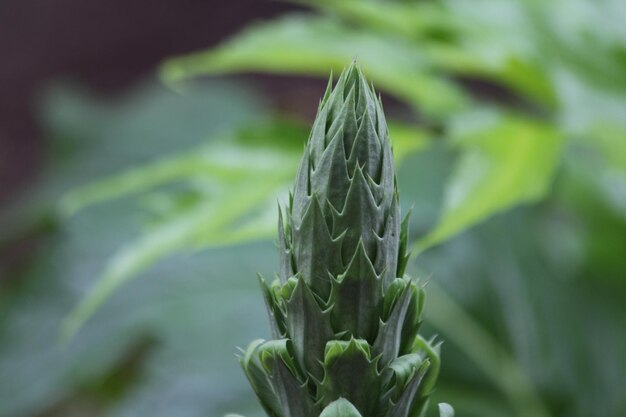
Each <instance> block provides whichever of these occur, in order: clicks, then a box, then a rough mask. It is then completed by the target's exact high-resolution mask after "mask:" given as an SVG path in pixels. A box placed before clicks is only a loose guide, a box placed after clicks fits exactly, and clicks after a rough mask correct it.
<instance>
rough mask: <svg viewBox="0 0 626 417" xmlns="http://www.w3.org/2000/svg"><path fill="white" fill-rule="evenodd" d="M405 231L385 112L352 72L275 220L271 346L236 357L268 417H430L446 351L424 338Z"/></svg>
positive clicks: (325, 106) (332, 94)
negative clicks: (430, 400) (442, 353)
mask: <svg viewBox="0 0 626 417" xmlns="http://www.w3.org/2000/svg"><path fill="white" fill-rule="evenodd" d="M331 80H332V78H331ZM407 229H408V221H407V219H406V218H405V219H404V221H402V220H401V216H400V207H399V203H398V192H397V187H396V178H395V169H394V161H393V154H392V149H391V144H390V141H389V133H388V129H387V124H386V122H385V116H384V114H383V110H382V106H381V102H380V99H379V98H378V97H377V96H376V94H375V92H374V90H373V87H372V86H371V85H369V84H368V83H367V81H366V79H365V77H364V75H363V73H362V71H361V69H360V68H359V66H358V65H357V64H356V63H352V64H351V65H350V66H349V67H347V68H346V69H345V70H344V71H343V73H342V74H341V76H340V77H339V80H338V81H337V84H336V85H335V87H334V88H332V81H331V82H329V85H328V88H327V90H326V93H325V94H324V97H323V99H322V101H321V103H320V106H319V109H318V113H317V117H316V119H315V122H314V124H313V128H312V130H311V134H310V136H309V139H308V142H307V145H306V148H305V151H304V156H303V157H302V160H301V162H300V166H299V169H298V173H297V177H296V183H295V187H294V189H293V193H292V195H291V196H290V201H289V204H288V207H285V209H284V210H282V211H281V213H280V216H279V225H278V234H279V242H280V273H279V274H278V277H277V278H276V279H275V280H274V282H272V283H271V284H268V283H267V282H266V281H265V280H263V279H262V278H261V279H260V281H261V287H262V289H263V294H264V297H265V302H266V304H267V307H268V311H269V315H270V320H271V323H272V329H273V337H274V339H273V340H270V341H264V340H257V341H254V342H252V344H251V345H250V346H249V347H248V349H247V350H246V351H245V352H244V354H243V356H242V357H241V363H242V365H243V368H244V371H245V373H246V375H247V377H248V379H249V381H250V384H251V385H252V388H253V389H254V391H255V393H256V395H257V397H258V398H259V401H260V402H261V404H262V406H263V408H264V409H265V411H266V413H267V414H268V416H270V417H318V416H320V415H321V416H323V417H337V416H343V417H348V416H350V417H352V416H355V417H356V416H362V417H417V416H421V415H423V414H424V412H425V408H426V406H427V403H428V398H429V396H430V394H431V392H432V391H433V388H434V386H435V382H436V380H437V376H438V373H439V345H438V344H433V342H432V341H427V340H425V339H423V338H422V337H421V336H419V335H418V329H419V325H420V320H421V319H420V316H421V312H422V307H423V305H424V291H423V289H422V288H420V287H419V286H418V285H417V284H416V283H415V282H414V281H413V280H412V279H411V278H410V277H408V276H405V274H404V271H405V267H406V263H407V258H408V254H407V253H406V252H407V251H406V248H407V239H408V236H407ZM440 409H441V410H442V412H443V414H446V415H451V414H450V412H449V411H447V410H448V409H449V406H444V407H441V408H440Z"/></svg>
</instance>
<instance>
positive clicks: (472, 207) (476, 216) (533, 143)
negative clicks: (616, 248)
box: [414, 113, 562, 252]
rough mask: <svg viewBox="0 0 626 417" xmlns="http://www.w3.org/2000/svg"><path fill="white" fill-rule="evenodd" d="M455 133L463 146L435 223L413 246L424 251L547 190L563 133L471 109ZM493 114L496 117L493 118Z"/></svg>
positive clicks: (559, 152) (459, 147)
mask: <svg viewBox="0 0 626 417" xmlns="http://www.w3.org/2000/svg"><path fill="white" fill-rule="evenodd" d="M467 116H468V117H463V118H461V119H459V120H457V126H456V129H454V128H453V131H452V133H451V135H452V140H453V141H454V142H455V144H456V147H457V148H458V149H460V150H461V151H463V153H462V154H461V156H460V160H459V162H458V166H457V169H456V172H455V173H454V174H453V176H452V178H451V179H450V181H449V183H448V185H447V189H446V194H445V197H444V208H443V213H442V215H441V218H440V219H439V222H438V224H437V226H436V227H435V228H434V230H432V231H431V232H430V233H428V234H427V235H426V236H425V237H423V238H422V239H420V240H418V241H417V243H416V245H415V247H414V248H415V250H416V251H417V252H420V251H423V250H424V249H427V248H429V247H431V246H433V245H436V244H437V243H440V242H442V241H444V240H446V239H448V238H450V237H451V236H453V235H455V234H457V233H459V232H461V231H463V230H465V229H467V228H469V227H471V226H473V225H475V224H477V223H479V222H481V221H483V220H485V219H486V218H488V217H489V216H491V215H493V214H495V213H497V212H500V211H503V210H506V209H508V208H510V207H512V206H514V205H517V204H520V203H524V202H533V201H536V200H538V199H540V198H541V197H543V196H544V194H545V193H546V192H547V191H548V190H549V187H550V184H551V182H552V177H553V174H554V171H555V169H556V167H557V165H558V164H559V161H560V154H561V147H562V136H561V134H560V133H559V132H558V131H557V130H555V128H554V127H552V126H550V125H546V124H542V123H539V122H535V121H532V120H529V119H524V118H520V117H516V116H504V115H502V116H499V115H494V114H491V113H490V114H476V113H472V114H468V115H467ZM494 116H495V117H494Z"/></svg>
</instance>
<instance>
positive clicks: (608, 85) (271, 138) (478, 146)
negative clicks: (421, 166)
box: [62, 0, 626, 416]
mask: <svg viewBox="0 0 626 417" xmlns="http://www.w3.org/2000/svg"><path fill="white" fill-rule="evenodd" d="M300 3H301V4H305V5H309V6H311V7H312V8H313V9H316V11H315V12H314V13H310V14H302V13H300V14H293V15H287V16H283V17H281V18H279V19H275V20H273V21H268V22H265V23H261V24H257V25H255V26H252V27H250V28H248V29H246V30H245V31H244V32H242V33H241V34H240V35H238V36H236V37H234V38H233V39H231V40H230V41H228V42H226V43H224V44H222V45H220V46H218V47H217V48H214V49H212V50H209V51H207V52H201V53H198V54H193V55H190V56H186V57H181V58H175V59H173V60H171V61H168V62H167V63H165V65H164V66H163V68H162V75H163V77H164V79H165V80H166V81H167V82H168V83H170V84H178V83H182V82H183V81H184V80H185V79H188V78H192V77H194V76H197V75H206V74H230V73H237V72H244V71H263V72H270V73H280V74H312V75H323V74H326V73H327V72H328V70H329V69H331V68H333V69H336V70H339V69H341V67H342V66H343V64H344V63H345V62H346V61H347V60H350V59H352V58H353V57H355V56H357V57H358V58H359V61H360V62H361V63H362V65H363V66H364V68H366V71H367V73H368V75H369V76H370V77H371V78H372V79H373V81H374V83H375V84H376V85H377V87H378V88H380V89H382V90H383V91H385V92H386V93H388V94H390V95H392V96H394V97H396V98H397V99H399V100H400V101H402V102H404V103H406V104H407V105H408V106H409V107H410V108H411V109H412V110H413V114H414V122H413V123H412V124H407V123H406V122H405V123H403V124H401V123H399V122H397V121H393V120H392V121H390V130H391V132H392V133H391V138H392V140H394V148H395V149H396V157H397V158H410V157H411V155H414V154H416V153H418V152H419V151H424V150H426V149H432V148H433V147H434V146H440V145H439V144H438V142H440V141H441V142H443V143H444V145H445V146H446V147H447V148H448V149H450V150H451V151H452V152H453V153H454V154H455V155H456V158H455V160H454V168H453V169H452V173H451V174H450V176H449V177H448V179H447V183H446V185H445V190H444V195H443V203H442V207H441V212H440V215H439V220H438V222H437V223H436V225H435V226H434V227H432V228H431V229H430V230H429V231H428V232H427V233H425V234H424V235H423V236H421V237H419V238H418V240H417V241H416V242H415V243H414V246H413V249H414V250H415V252H417V253H419V252H424V251H426V250H427V249H429V248H432V247H434V246H435V245H437V244H440V243H443V242H446V241H448V240H450V239H451V238H452V237H455V236H457V235H458V234H459V233H461V232H463V231H466V230H468V229H469V228H471V227H472V226H475V225H477V224H480V223H481V222H483V221H484V220H485V219H488V218H490V217H492V216H493V215H494V214H497V213H501V212H503V211H505V210H508V209H511V208H513V207H515V206H518V205H520V204H523V203H531V202H537V201H542V200H543V201H546V202H549V201H550V200H551V199H553V198H554V196H552V195H551V194H549V191H550V190H551V188H552V187H553V186H554V184H555V179H556V180H557V184H558V179H559V175H558V174H560V173H564V176H565V177H566V178H565V180H562V181H561V184H559V188H558V191H559V194H558V196H557V197H558V198H559V199H560V200H562V201H567V202H568V204H574V205H576V206H577V207H580V210H583V211H584V210H586V212H587V213H589V212H590V211H591V212H597V210H602V213H604V214H603V217H602V219H604V220H602V221H600V220H598V221H596V222H595V223H593V224H591V225H590V226H589V228H590V230H589V232H588V233H589V234H593V233H594V231H596V230H610V229H611V227H613V228H614V229H613V230H623V229H620V227H621V228H623V221H624V213H625V212H626V197H625V195H626V192H624V190H625V189H626V185H625V184H626V146H625V142H624V140H623V138H624V137H626V119H624V117H623V115H624V114H626V100H624V97H626V75H625V74H626V59H624V56H625V51H626V46H625V45H626V34H625V33H624V27H623V25H622V21H623V19H624V18H625V16H626V10H625V7H624V5H623V4H622V3H623V2H620V1H617V0H614V1H602V2H594V3H593V4H592V3H591V2H586V1H584V0H574V1H566V0H558V1H553V2H540V1H532V0H505V1H501V2H497V3H494V2H489V1H478V2H471V3H468V2H463V1H453V0H448V1H441V2H438V1H437V2H436V1H415V2H408V1H404V2H400V1H396V2H394V1H379V0H363V1H358V0H343V1H330V0H328V1H327V0H322V1H310V2H309V1H302V2H300ZM303 133H304V130H303V129H302V127H301V126H299V125H296V126H294V125H293V124H289V125H287V126H286V125H285V124H284V123H279V124H278V125H276V124H270V125H268V124H267V123H266V124H265V125H264V128H253V129H247V130H244V131H241V132H239V133H238V134H237V137H238V139H237V140H235V141H234V142H232V141H226V143H222V144H220V143H217V144H212V145H211V146H210V147H208V148H206V149H202V150H199V151H194V152H191V153H189V154H188V155H183V156H178V157H173V158H171V159H170V160H166V161H163V162H159V163H157V164H153V165H150V166H144V167H139V168H136V169H134V170H132V171H131V172H128V173H125V174H121V175H120V176H117V177H115V178H110V179H107V180H104V181H101V182H98V183H94V184H92V185H87V186H85V187H83V188H81V189H78V190H76V191H75V192H72V193H70V194H69V195H67V196H66V198H65V199H64V200H63V202H62V207H63V209H64V211H65V212H66V213H73V212H75V211H77V210H80V209H82V208H84V207H88V206H90V205H92V204H94V203H98V202H100V201H105V200H108V199H114V198H119V197H122V196H128V195H134V194H137V193H139V192H142V191H145V190H148V189H152V188H155V187H161V186H164V185H167V184H171V183H174V182H178V183H180V182H183V183H186V184H192V185H194V189H195V188H196V187H195V186H196V185H198V184H201V185H202V186H201V187H198V189H200V190H201V192H199V193H198V194H197V196H196V197H197V198H194V199H192V200H189V201H186V203H185V210H183V211H179V210H177V211H176V212H175V213H174V212H172V215H166V216H164V219H165V220H164V221H163V222H162V223H161V224H159V225H158V226H157V227H156V228H153V229H152V231H151V232H149V234H147V235H143V236H141V237H139V238H138V239H137V241H136V242H134V243H133V242H131V243H130V244H127V245H126V246H125V247H124V248H122V249H121V250H120V251H119V252H118V253H117V255H115V257H114V258H113V259H112V260H111V262H110V263H109V265H108V267H107V268H106V270H105V273H104V274H103V276H102V277H101V279H100V280H99V281H98V282H97V283H96V286H95V288H94V290H93V291H92V293H91V295H89V296H88V297H87V298H86V299H85V300H83V302H82V303H81V304H80V306H79V307H78V308H77V310H75V311H74V313H73V314H72V315H71V316H70V318H69V319H68V321H67V322H66V326H65V330H66V334H67V335H71V334H73V333H74V331H75V330H76V329H77V328H78V327H79V326H80V325H81V323H83V322H84V320H85V319H86V318H88V317H89V316H90V314H91V313H92V312H93V311H94V310H95V309H96V308H97V307H98V306H99V305H100V304H101V303H102V302H103V301H104V299H105V298H106V297H108V296H109V295H110V294H111V292H112V291H113V290H114V289H115V288H117V287H118V286H119V285H120V284H121V283H122V282H125V281H126V280H128V279H129V278H131V277H133V276H135V275H136V274H137V273H138V272H140V271H141V270H143V269H145V268H147V267H148V266H150V265H151V264H152V263H154V262H156V261H157V260H159V259H162V258H165V257H167V256H169V255H171V254H172V253H174V252H177V251H181V250H185V249H190V248H193V249H198V248H202V247H209V246H216V245H222V244H229V243H240V242H244V241H247V240H250V239H255V238H260V237H267V236H270V233H271V230H272V228H271V221H270V213H273V206H274V201H275V198H276V195H277V194H279V193H281V192H283V193H284V190H285V189H286V187H287V184H288V180H289V178H290V177H291V176H292V174H293V171H294V170H295V166H296V163H297V155H298V149H297V146H296V147H295V148H292V147H291V146H292V145H291V144H293V143H298V144H299V143H301V140H302V139H303ZM249 138H256V140H255V141H254V145H252V146H251V144H250V143H249V142H248V143H247V142H246V140H248V139H249ZM280 138H282V140H280ZM240 145H241V146H240ZM233 156H234V157H233ZM263 161H271V163H268V164H265V163H264V162H263ZM217 174H219V175H217ZM572 179H575V181H573V180H572ZM575 182H577V184H574V183H575ZM581 184H584V186H580V185H581ZM589 196H593V198H592V199H590V198H589ZM172 199H173V196H172V195H167V196H166V197H164V200H163V203H164V204H165V205H170V204H171V202H172ZM591 201H593V202H595V203H591ZM594 204H595V205H594ZM594 210H595V211H594ZM616 225H617V226H616ZM520 233H521V232H520ZM610 236H613V237H611V239H614V242H613V243H614V244H613V245H611V247H614V248H615V251H614V255H615V256H612V257H607V259H606V260H604V261H599V260H596V261H595V262H596V265H597V266H598V268H605V269H606V270H607V271H609V272H612V271H615V267H612V268H611V267H607V265H615V266H617V267H619V266H621V264H620V263H619V260H618V259H619V253H620V251H621V249H624V244H623V242H620V241H619V239H618V238H615V237H614V236H615V235H613V234H611V235H610ZM588 242H589V243H588V244H589V245H591V247H590V248H589V253H590V257H591V258H592V259H591V261H593V259H595V258H593V256H600V257H601V256H606V255H604V253H605V252H604V251H600V250H598V249H595V250H596V252H593V251H594V247H595V248H597V247H598V245H601V243H592V240H589V241H588ZM569 245H574V247H573V249H571V250H573V251H574V252H571V253H577V252H576V248H575V243H573V242H552V249H549V250H550V251H551V252H550V253H552V252H554V253H555V254H554V255H553V256H555V257H557V258H558V256H563V255H557V254H556V253H561V252H559V251H565V250H566V249H567V248H571V246H569ZM593 245H595V246H593ZM555 248H556V249H555ZM567 253H569V252H567ZM594 254H597V255H594ZM598 259H599V258H598ZM591 261H590V262H591ZM537 285H538V284H537ZM435 290H436V291H434V292H435V294H436V296H435V298H437V297H438V299H439V301H440V302H439V303H435V302H433V303H432V304H433V305H435V306H434V307H433V308H434V312H433V314H432V320H433V322H435V323H436V324H437V327H438V328H439V329H441V330H442V331H444V332H445V333H446V334H447V335H451V334H456V335H461V334H463V335H464V337H465V338H467V339H471V340H473V341H475V342H476V343H462V341H460V340H456V341H455V340H453V342H456V345H457V346H458V347H459V348H460V349H462V350H463V352H464V353H465V354H466V355H468V356H469V357H470V358H472V359H473V361H474V362H475V364H476V366H477V368H478V369H479V370H480V371H482V372H483V373H484V374H485V375H487V376H488V378H489V379H490V380H491V381H492V382H493V383H494V384H495V386H497V387H498V388H499V389H500V390H501V391H502V392H503V394H504V396H505V398H506V399H507V401H509V402H510V403H511V404H512V408H513V409H514V410H515V412H516V413H517V414H518V415H527V416H531V415H532V416H547V415H550V414H551V411H550V410H549V409H548V406H546V405H545V403H544V401H543V400H542V399H540V398H539V397H538V395H537V394H536V390H535V388H534V387H533V386H532V384H531V383H530V382H529V378H530V377H531V376H529V375H528V373H529V372H528V371H522V370H521V369H520V367H519V364H518V363H517V362H516V360H514V359H513V358H512V357H511V356H510V355H509V354H508V353H507V349H505V348H504V347H502V346H501V345H500V344H499V342H498V341H497V340H496V339H494V338H493V337H492V336H491V335H490V334H489V333H488V332H487V331H486V330H485V329H483V328H482V327H481V326H478V325H477V323H476V322H475V321H474V320H473V319H472V318H471V317H470V316H469V315H468V314H467V312H465V311H463V310H462V309H460V308H459V306H458V305H456V304H455V303H454V302H453V301H452V299H451V298H449V297H448V296H447V295H446V294H445V293H444V292H441V289H437V287H435ZM437 306H440V307H441V306H444V307H445V308H444V307H441V308H440V309H438V307H437ZM450 323H453V324H452V325H451V324H450ZM459 323H463V324H464V328H463V330H464V332H461V331H458V328H459V326H460V324H459ZM455 324H456V326H455ZM451 327H454V328H455V329H456V330H457V331H452V330H451ZM494 358H498V359H497V360H495V359H494ZM537 378H538V377H537V376H535V379H537ZM573 391H574V392H575V390H574V389H573ZM572 397H574V395H572ZM596 398H597V397H596ZM611 398H613V397H611ZM576 401H579V402H581V403H582V401H583V399H582V398H578V399H576ZM612 401H613V402H610V401H607V402H606V404H605V405H604V406H605V407H607V408H606V410H608V411H607V412H615V410H619V409H620V408H619V407H620V405H619V404H618V403H616V402H615V401H617V400H612ZM555 402H557V403H558V401H555ZM581 407H582V406H581ZM581 409H582V408H581Z"/></svg>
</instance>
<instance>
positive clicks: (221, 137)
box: [0, 0, 626, 417]
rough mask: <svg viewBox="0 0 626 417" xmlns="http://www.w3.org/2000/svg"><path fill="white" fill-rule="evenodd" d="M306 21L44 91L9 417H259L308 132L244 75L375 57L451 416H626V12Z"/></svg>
mask: <svg viewBox="0 0 626 417" xmlns="http://www.w3.org/2000/svg"><path fill="white" fill-rule="evenodd" d="M298 4H299V6H304V7H302V8H301V10H300V11H298V12H290V13H287V14H285V15H282V16H279V17H277V18H273V19H271V20H265V21H263V22H257V23H255V24H253V25H251V26H249V27H247V28H245V29H244V30H242V31H241V32H239V33H236V34H234V35H233V36H232V37H231V38H230V39H229V40H226V41H225V42H223V43H221V44H219V45H217V46H216V47H213V48H211V49H209V50H207V51H202V52H198V53H193V54H190V55H185V56H181V57H175V58H173V59H169V60H167V61H166V62H165V63H163V65H162V66H161V67H160V75H161V81H163V82H162V83H158V82H154V81H147V82H144V83H143V84H140V85H137V86H135V87H134V88H132V89H131V90H129V91H128V92H127V93H125V94H123V95H119V96H117V97H115V98H110V97H102V96H98V95H94V94H93V93H90V92H89V91H88V90H85V89H82V88H80V87H76V85H75V84H71V83H57V84H54V85H50V86H48V88H47V89H46V91H47V92H46V94H45V95H43V96H42V99H41V100H40V106H39V114H40V118H41V120H42V123H43V124H44V126H45V132H46V135H47V137H48V138H49V144H50V149H49V152H48V153H49V158H48V163H47V167H46V168H45V171H44V173H43V174H42V175H41V176H40V178H41V179H40V180H39V182H38V183H37V184H36V185H35V186H34V187H31V188H30V189H29V191H28V192H24V193H21V195H20V196H19V198H17V199H15V201H13V202H12V203H11V204H6V205H5V207H3V208H2V211H1V212H0V213H1V214H2V218H1V221H2V223H1V226H2V227H1V229H0V230H1V231H2V233H1V234H0V242H1V244H2V245H3V247H8V246H10V245H15V244H16V243H15V242H21V241H23V240H24V236H26V237H29V236H30V237H32V236H36V238H34V239H32V238H30V239H29V241H32V240H34V243H33V244H32V248H31V246H29V247H28V250H29V251H31V250H32V254H31V255H30V257H29V259H28V262H26V263H25V264H20V265H16V264H15V263H5V264H4V265H1V264H0V273H1V274H2V275H3V276H6V277H8V278H7V279H6V280H3V281H2V283H3V287H2V288H0V291H1V292H0V297H1V298H0V311H1V314H2V317H3V320H2V321H1V322H0V338H1V340H2V343H1V344H0V416H5V415H6V416H16V417H18V416H57V415H58V416H61V415H62V416H72V415H77V416H78V415H80V416H85V415H90V416H91V415H93V416H116V417H117V416H129V417H130V416H138V415H144V416H147V415H149V416H170V417H171V416H181V417H182V416H185V417H193V416H220V415H223V414H225V413H228V412H236V413H240V414H244V415H246V416H250V417H255V416H261V415H262V414H261V410H260V407H259V406H257V405H256V402H255V400H254V398H253V394H252V392H251V390H250V389H249V388H248V387H247V384H246V382H245V380H244V377H243V375H242V373H241V372H240V370H239V368H238V364H237V362H236V360H235V358H234V356H233V352H234V351H235V346H244V345H246V344H247V342H248V341H249V340H251V339H252V338H255V337H267V336H269V330H268V328H267V325H266V318H265V312H264V308H263V306H262V300H261V296H260V293H259V291H258V289H257V286H256V280H255V279H254V275H255V273H256V272H257V271H258V272H261V273H263V274H264V275H266V276H271V275H273V274H274V272H275V271H276V270H277V253H276V250H275V247H274V245H272V243H271V242H272V239H274V235H275V233H276V232H275V228H276V220H277V219H276V217H277V208H276V206H277V201H284V200H285V196H286V193H287V191H288V187H289V186H290V184H291V183H292V181H293V176H294V173H295V167H296V165H297V163H298V160H299V157H300V153H301V151H302V148H303V142H304V140H305V139H306V137H307V134H308V127H309V125H310V123H311V121H312V114H307V113H306V112H304V115H303V114H302V112H300V114H297V112H294V111H289V110H286V109H278V108H273V107H272V101H271V98H270V97H267V95H266V94H263V93H262V92H261V91H259V89H258V88H257V87H256V86H255V84H254V82H250V80H248V81H247V82H246V81H242V79H241V78H234V77H225V76H232V75H233V74H236V73H249V72H253V73H268V74H274V75H277V74H278V75H281V76H284V75H296V76H306V77H311V76H312V77H324V78H325V77H327V75H328V73H329V72H330V71H331V69H332V70H334V71H335V73H337V72H338V71H339V70H341V68H342V67H343V66H345V65H346V64H347V63H348V62H350V60H352V59H353V58H355V57H356V58H358V60H359V62H360V63H361V65H362V66H363V68H364V70H365V72H366V74H367V75H368V77H370V78H371V80H372V81H373V83H374V85H375V87H376V88H377V89H378V90H380V91H381V92H382V93H383V94H384V97H383V99H384V102H385V103H388V105H387V106H386V107H387V113H388V119H389V121H390V130H391V138H392V142H393V144H394V150H395V156H396V160H397V162H398V180H399V186H400V190H401V196H402V203H403V205H404V206H403V208H404V211H405V212H406V211H407V210H409V209H410V207H413V214H412V223H411V226H412V236H413V239H414V240H413V242H414V247H413V253H414V255H415V256H414V258H413V261H412V264H411V267H410V272H411V274H412V275H413V276H416V277H419V278H420V279H421V280H422V281H423V282H425V283H427V292H428V301H427V306H426V321H425V326H426V334H427V335H428V334H439V335H440V336H441V338H442V339H444V340H445V341H446V343H445V345H444V348H443V367H442V378H441V383H440V384H439V387H438V390H437V392H436V395H435V397H436V398H435V403H436V402H438V401H446V402H448V403H451V404H453V405H454V407H455V408H456V410H457V414H458V415H459V416H476V417H479V416H480V417H490V416H493V417H504V416H517V417H549V416H553V417H558V416H568V417H576V416H580V417H583V416H606V417H620V416H623V415H626V396H625V395H624V390H625V387H626V353H625V352H626V331H624V329H625V328H626V320H625V318H626V141H625V139H626V26H624V24H623V22H624V19H626V6H625V4H624V2H622V1H620V0H603V1H594V2H592V1H584V0H553V1H534V0H503V1H499V2H490V1H486V0H485V1H483V0H481V1H474V2H463V1H460V0H445V1H434V0H433V1H383V0H342V1H331V0H321V1H320V0H318V1H313V0H311V1H308V0H303V1H300V2H298ZM206 76H211V77H209V78H208V79H205V80H202V79H200V78H202V77H205V78H206ZM216 76H218V77H216ZM317 85H319V90H317V89H316V90H315V92H316V93H317V96H318V98H319V97H321V95H322V94H323V82H319V84H318V83H315V86H317ZM285 88H287V87H285ZM305 99H306V100H309V99H310V98H309V97H308V96H307V95H306V94H302V96H301V97H300V96H297V97H296V100H300V101H301V100H305ZM314 100H315V99H313V102H312V103H307V104H306V106H308V107H306V108H310V109H314V105H315V104H316V103H315V101H314ZM309 113H310V112H309ZM309 116H310V117H309ZM18 277H19V278H18ZM13 281H18V282H19V284H13V285H8V284H6V283H7V282H13ZM5 284H6V285H5Z"/></svg>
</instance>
